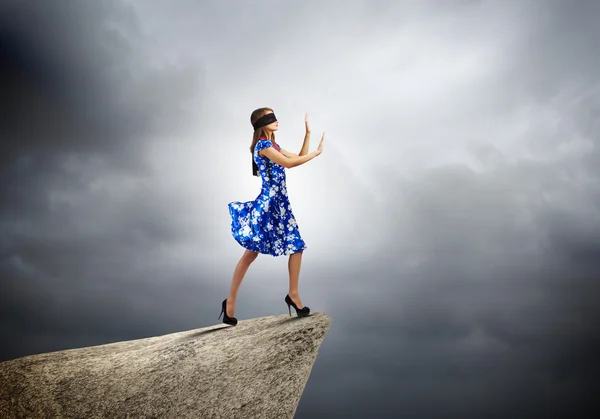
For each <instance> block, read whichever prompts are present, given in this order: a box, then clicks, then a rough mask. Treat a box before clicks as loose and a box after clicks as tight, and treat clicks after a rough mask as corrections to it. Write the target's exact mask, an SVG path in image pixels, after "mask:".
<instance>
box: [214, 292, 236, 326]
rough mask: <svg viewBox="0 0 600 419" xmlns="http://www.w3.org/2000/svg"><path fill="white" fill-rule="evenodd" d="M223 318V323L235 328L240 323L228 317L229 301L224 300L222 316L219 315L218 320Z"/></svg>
mask: <svg viewBox="0 0 600 419" xmlns="http://www.w3.org/2000/svg"><path fill="white" fill-rule="evenodd" d="M221 316H223V323H225V324H229V325H231V326H235V325H236V324H237V322H238V321H237V319H236V318H235V317H229V316H228V315H227V299H225V300H223V303H222V304H221V314H219V317H217V320H218V319H220V318H221Z"/></svg>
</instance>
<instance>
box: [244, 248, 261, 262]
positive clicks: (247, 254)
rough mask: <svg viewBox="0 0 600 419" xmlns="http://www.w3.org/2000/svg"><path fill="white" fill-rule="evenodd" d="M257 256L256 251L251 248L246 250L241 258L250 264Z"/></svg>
mask: <svg viewBox="0 0 600 419" xmlns="http://www.w3.org/2000/svg"><path fill="white" fill-rule="evenodd" d="M257 257H258V252H253V251H252V250H246V251H245V252H244V254H243V256H242V259H243V261H244V262H246V263H247V264H250V263H252V262H254V261H255V260H256V258H257Z"/></svg>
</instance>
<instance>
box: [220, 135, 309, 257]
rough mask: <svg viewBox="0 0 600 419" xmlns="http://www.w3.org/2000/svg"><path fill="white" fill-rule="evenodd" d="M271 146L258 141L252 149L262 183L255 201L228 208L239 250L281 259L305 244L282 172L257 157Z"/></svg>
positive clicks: (268, 142)
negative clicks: (244, 249)
mask: <svg viewBox="0 0 600 419" xmlns="http://www.w3.org/2000/svg"><path fill="white" fill-rule="evenodd" d="M272 146H273V143H272V142H271V141H269V140H264V139H260V140H258V142H257V143H256V146H255V147H254V153H253V157H254V161H255V162H256V164H257V166H258V170H259V174H260V177H261V180H262V187H261V190H260V193H259V195H258V196H257V197H256V199H255V200H254V201H249V202H237V201H235V202H230V203H229V204H228V206H229V214H230V216H231V234H232V235H233V238H234V239H235V240H236V241H237V242H238V243H239V244H240V245H241V246H242V247H244V248H246V249H249V250H252V251H255V252H259V253H263V254H268V255H271V256H282V255H289V254H292V253H297V252H300V251H303V250H304V249H306V244H305V243H304V240H302V237H301V236H300V231H299V229H298V223H297V222H296V218H295V217H294V213H293V212H292V205H291V203H290V200H289V198H288V194H287V188H286V179H285V168H284V167H283V166H280V165H278V164H277V163H275V162H273V161H271V160H269V159H268V158H267V157H262V156H260V155H259V154H258V153H259V151H261V150H263V149H265V148H269V147H272Z"/></svg>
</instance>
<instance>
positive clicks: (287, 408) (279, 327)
mask: <svg viewBox="0 0 600 419" xmlns="http://www.w3.org/2000/svg"><path fill="white" fill-rule="evenodd" d="M330 323H331V319H330V318H329V317H328V316H327V315H325V314H323V313H314V314H312V315H311V316H309V317H306V318H297V317H296V316H293V317H289V316H288V315H287V314H285V315H279V316H269V317H262V318H257V319H250V320H242V321H240V322H239V323H238V325H237V326H235V327H229V326H226V325H217V326H212V327H207V328H203V329H197V330H190V331H185V332H179V333H173V334H169V335H165V336H157V337H151V338H146V339H139V340H133V341H125V342H117V343H111V344H107V345H100V346H92V347H88V348H79V349H71V350H64V351H57V352H51V353H45V354H38V355H31V356H27V357H23V358H19V359H14V360H10V361H6V362H3V363H0V417H2V418H140V417H143V418H227V419H232V418H277V419H282V418H292V417H293V416H294V413H295V411H296V408H297V406H298V402H299V400H300V396H301V395H302V392H303V390H304V386H305V385H306V382H307V380H308V377H309V375H310V371H311V369H312V366H313V363H314V362H315V358H316V356H317V350H318V348H319V346H320V345H321V343H322V342H323V339H324V337H325V333H326V332H327V330H328V329H329V325H330Z"/></svg>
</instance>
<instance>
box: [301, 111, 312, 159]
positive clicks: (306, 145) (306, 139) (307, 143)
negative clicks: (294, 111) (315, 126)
mask: <svg viewBox="0 0 600 419" xmlns="http://www.w3.org/2000/svg"><path fill="white" fill-rule="evenodd" d="M304 127H305V128H306V134H304V142H303V143H302V148H301V149H300V153H299V154H298V155H299V156H304V155H305V154H306V153H308V149H309V147H310V125H309V124H308V112H307V113H306V115H304Z"/></svg>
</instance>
